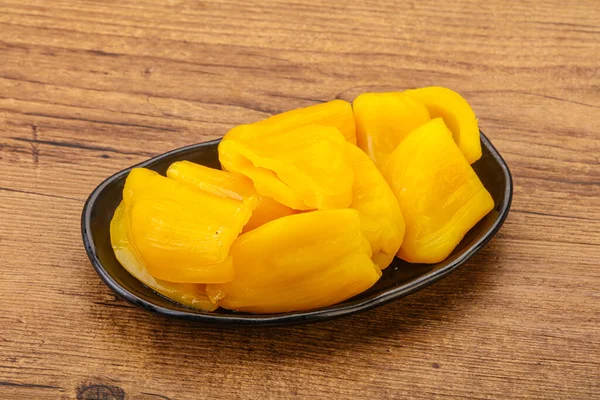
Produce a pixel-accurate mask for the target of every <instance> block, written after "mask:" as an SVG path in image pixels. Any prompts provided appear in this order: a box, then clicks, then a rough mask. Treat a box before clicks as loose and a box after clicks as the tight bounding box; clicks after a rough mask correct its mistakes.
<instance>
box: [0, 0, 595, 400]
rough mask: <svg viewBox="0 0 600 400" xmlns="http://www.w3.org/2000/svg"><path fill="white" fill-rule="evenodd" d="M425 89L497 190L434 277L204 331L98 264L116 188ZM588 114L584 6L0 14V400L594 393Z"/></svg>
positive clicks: (71, 6) (43, 0) (16, 10)
mask: <svg viewBox="0 0 600 400" xmlns="http://www.w3.org/2000/svg"><path fill="white" fill-rule="evenodd" d="M25 3H26V4H25ZM427 85H441V86H448V87H451V88H453V89H455V90H457V91H458V92H460V93H462V94H463V95H464V96H465V97H466V98H467V99H468V100H469V102H470V103H471V104H472V105H473V107H474V109H475V111H476V113H477V115H478V117H479V120H480V126H481V128H482V129H483V130H484V132H486V133H487V135H488V136H489V137H490V138H491V140H492V141H493V143H494V144H495V145H496V146H497V147H498V149H499V150H500V152H501V153H502V154H503V155H504V157H505V158H506V160H507V162H508V164H509V166H510V168H511V170H512V173H513V175H514V180H515V193H514V201H513V208H512V211H511V214H510V216H509V218H508V220H507V221H506V223H505V225H504V227H503V228H502V230H501V231H500V233H499V234H498V235H497V236H496V238H495V239H494V240H493V241H492V242H491V243H490V244H489V245H488V246H487V247H486V248H485V249H484V250H483V251H481V252H480V253H479V254H478V255H477V256H476V257H475V258H474V259H473V260H472V261H471V262H469V263H468V264H467V265H465V266H464V267H463V268H461V269H459V270H458V271H457V272H455V273H454V274H452V275H451V276H450V277H448V278H446V279H443V280H442V281H440V282H439V283H437V284H435V285H433V286H432V287H429V288H427V289H426V290H423V291H421V292H419V293H417V294H415V295H413V296H410V297H409V298H406V299H405V300H402V301H397V302H395V303H393V304H389V305H386V306H384V307H381V308H379V309H375V310H372V311H369V312H366V313H364V314H360V315H356V316H353V317H348V318H344V319H340V320H336V321H332V322H328V323H321V324H316V325H309V326H298V327H292V328H275V329H218V328H213V327H204V326H199V325H195V324H192V323H186V322H180V321H173V320H168V319H165V318H161V317H157V316H153V315H150V314H148V313H146V312H144V311H142V310H140V309H138V308H135V307H133V306H131V305H130V304H128V303H126V302H124V301H123V300H120V299H119V298H116V297H115V295H113V293H112V292H111V291H110V290H109V289H108V288H107V287H105V286H104V284H103V283H102V282H101V281H100V279H99V278H98V276H97V275H96V273H95V272H94V271H93V269H92V267H91V265H90V263H89V261H88V259H87V257H86V254H85V252H84V249H83V246H82V243H81V234H80V225H79V218H80V213H81V209H82V206H83V203H84V201H85V199H86V197H87V195H88V194H89V193H90V191H91V190H92V189H93V188H94V187H95V186H96V185H97V184H98V183H100V182H101V181H102V180H103V179H104V178H106V177H108V176H109V175H111V174H112V173H114V172H116V171H118V170H120V169H122V168H124V167H127V166H129V165H132V164H134V163H137V162H140V161H142V160H145V159H146V158H148V157H150V156H154V155H156V154H159V153H162V152H165V151H167V150H170V149H173V148H176V147H179V146H183V145H187V144H191V143H196V142H202V141H206V140H208V139H213V138H217V137H219V136H222V135H223V134H224V133H225V132H226V131H227V130H228V129H229V128H231V127H232V126H234V125H236V124H240V123H245V122H251V121H255V120H258V119H261V118H264V117H266V116H268V115H271V114H273V113H278V112H281V111H285V110H289V109H293V108H296V107H302V106H306V105H310V104H314V103H317V102H321V101H326V100H330V99H334V98H342V99H347V100H351V99H353V98H354V96H355V95H357V94H358V93H361V92H364V91H385V90H400V89H403V88H411V87H419V86H427ZM599 116H600V7H599V4H598V2H597V0H588V1H584V0H581V1H575V0H572V1H565V0H563V1H558V0H553V1H543V2H542V1H537V0H530V1H520V2H504V1H502V0H493V1H480V2H477V1H467V0H457V1H452V2H448V1H433V0H428V1H412V0H408V1H402V2H390V1H381V2H376V1H367V2H347V4H346V3H345V2H339V1H338V2H327V1H320V2H311V1H299V0H297V1H295V2H291V3H286V2H277V1H272V2H260V3H259V2H253V1H217V2H208V1H206V2H199V1H191V0H190V1H179V0H166V1H162V2H159V1H151V0H140V1H124V0H119V1H75V0H60V1H47V0H28V1H26V2H25V1H20V0H0V171H1V174H0V398H1V399H11V400H12V399H74V398H77V399H135V400H142V399H144V400H153V399H200V398H214V399H229V398H257V399H261V398H295V397H311V396H314V397H315V398H330V399H342V398H369V399H380V398H397V399H407V398H415V399H437V398H440V399H442V398H444V399H445V398H482V399H491V398H494V399H517V398H530V399H592V398H596V399H598V398H600V118H599Z"/></svg>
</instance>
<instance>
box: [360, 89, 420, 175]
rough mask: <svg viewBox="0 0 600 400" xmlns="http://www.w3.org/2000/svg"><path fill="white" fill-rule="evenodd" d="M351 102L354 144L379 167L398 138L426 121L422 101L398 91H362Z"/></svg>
mask: <svg viewBox="0 0 600 400" xmlns="http://www.w3.org/2000/svg"><path fill="white" fill-rule="evenodd" d="M352 106H353V108H354V118H355V119H356V137H357V143H358V147H360V148H361V149H362V150H363V151H364V152H365V153H367V154H368V155H369V157H371V158H372V159H373V160H374V161H375V163H376V164H377V166H378V167H379V169H380V170H382V171H383V170H385V168H386V165H387V162H388V159H389V157H390V154H391V153H392V152H393V151H394V149H395V148H396V146H398V144H399V143H400V142H401V141H402V139H403V138H404V137H405V136H406V135H407V134H408V133H409V132H410V131H412V130H413V129H415V128H418V127H419V126H420V125H422V124H424V123H425V122H427V121H429V112H428V111H427V109H426V108H425V107H424V106H423V105H422V104H420V103H419V102H417V101H415V100H413V99H412V98H411V97H408V96H405V95H404V94H403V93H399V92H389V93H363V94H361V95H360V96H358V97H357V98H356V99H355V100H354V102H353V104H352Z"/></svg>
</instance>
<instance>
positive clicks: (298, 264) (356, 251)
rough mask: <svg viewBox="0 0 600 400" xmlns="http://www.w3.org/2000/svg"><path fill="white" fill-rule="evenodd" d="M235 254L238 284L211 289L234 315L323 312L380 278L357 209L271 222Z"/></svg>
mask: <svg viewBox="0 0 600 400" xmlns="http://www.w3.org/2000/svg"><path fill="white" fill-rule="evenodd" d="M231 254H232V256H233V260H234V265H235V271H236V277H235V279H234V280H233V281H231V282H229V283H226V284H211V285H207V288H206V291H207V294H208V295H209V296H210V297H211V298H212V299H221V300H220V304H221V306H223V307H225V308H228V309H231V310H238V311H247V312H254V313H278V312H286V311H295V310H308V309H313V308H318V307H324V306H328V305H331V304H335V303H338V302H340V301H343V300H345V299H348V298H350V297H352V296H354V295H356V294H358V293H361V292H362V291H364V290H366V289H368V288H369V287H371V286H372V285H373V284H374V283H375V282H376V281H377V280H378V279H379V277H380V276H381V271H380V269H379V268H378V267H377V266H375V265H374V264H373V262H372V261H371V258H370V257H371V248H370V245H369V243H368V241H367V240H366V239H365V237H364V235H363V234H362V231H361V227H360V217H359V215H358V212H357V211H356V210H352V209H340V210H324V211H313V212H307V213H302V214H296V215H291V216H287V217H283V218H280V219H277V220H275V221H271V222H269V223H267V224H265V225H263V226H261V227H259V228H257V229H255V230H253V231H251V232H248V233H245V234H243V235H241V236H240V237H239V238H238V239H237V240H236V241H235V243H234V244H233V246H232V248H231Z"/></svg>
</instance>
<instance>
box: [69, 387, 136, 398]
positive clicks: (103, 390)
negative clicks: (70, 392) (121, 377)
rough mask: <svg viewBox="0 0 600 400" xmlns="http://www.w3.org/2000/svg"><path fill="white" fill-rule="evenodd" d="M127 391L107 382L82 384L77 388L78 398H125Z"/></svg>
mask: <svg viewBox="0 0 600 400" xmlns="http://www.w3.org/2000/svg"><path fill="white" fill-rule="evenodd" d="M124 399H125V391H123V389H121V388H120V387H118V386H114V385H106V384H82V385H81V386H79V387H78V388H77V400H124Z"/></svg>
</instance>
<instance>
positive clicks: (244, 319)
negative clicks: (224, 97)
mask: <svg viewBox="0 0 600 400" xmlns="http://www.w3.org/2000/svg"><path fill="white" fill-rule="evenodd" d="M480 135H481V142H482V146H485V147H486V148H487V150H488V151H489V152H490V155H491V156H492V157H493V158H494V160H495V161H496V163H497V164H498V165H499V166H500V169H501V171H502V174H503V175H504V178H505V180H506V188H505V190H504V193H503V201H502V207H501V208H500V210H499V213H498V216H497V218H496V220H495V221H494V223H493V224H492V226H491V227H489V228H488V230H487V231H486V232H485V233H484V234H483V235H482V236H481V237H480V238H479V239H478V240H477V241H476V242H475V243H474V244H472V245H471V246H469V247H468V248H467V249H466V251H465V252H464V253H463V254H461V255H460V256H459V257H457V258H456V259H454V260H453V261H452V262H450V263H449V264H447V265H445V266H444V267H442V268H439V269H436V270H433V271H429V272H426V273H425V274H423V275H421V276H419V277H417V278H415V279H413V280H411V281H409V282H407V283H405V284H403V285H401V286H398V287H395V288H392V289H388V290H386V291H383V292H381V293H379V294H376V295H373V296H372V297H369V298H367V299H364V300H360V301H355V302H350V303H345V302H342V303H339V304H335V305H332V306H329V307H323V308H319V309H315V310H308V311H297V312H287V313H280V314H246V313H239V314H238V313H232V314H214V313H210V312H207V311H201V310H193V309H190V310H189V311H187V310H186V311H183V310H174V309H170V308H167V307H163V306H160V305H157V304H154V303H151V302H149V301H147V300H144V299H142V298H141V297H139V296H137V295H135V294H134V293H132V292H130V291H129V290H128V289H126V288H125V287H123V286H122V285H120V284H119V283H118V282H117V281H116V280H115V279H114V278H113V277H112V275H111V274H110V273H109V272H108V271H107V270H106V269H105V268H104V266H103V265H102V263H101V262H100V259H99V258H98V255H97V251H96V245H95V243H94V240H93V237H92V231H91V219H92V218H91V216H92V211H93V209H94V205H95V203H96V201H97V199H98V197H99V196H100V194H101V193H102V192H103V191H104V190H105V189H106V188H107V187H108V186H109V185H110V184H112V182H114V181H116V180H118V179H119V178H121V177H122V176H124V175H126V174H128V173H129V171H130V170H131V169H133V168H139V167H147V166H149V165H152V164H155V163H157V162H159V161H162V160H164V159H165V158H169V157H171V156H173V155H176V154H179V153H184V152H189V151H194V150H197V149H200V148H202V147H207V146H212V145H215V144H218V143H219V142H220V141H221V139H215V140H211V141H208V142H202V143H197V144H193V145H189V146H184V147H180V148H177V149H174V150H170V151H168V152H166V153H163V154H160V155H158V156H156V157H152V158H149V159H148V160H146V161H143V162H141V163H139V164H136V165H134V166H131V167H128V168H125V169H123V170H121V171H119V172H117V173H115V174H113V175H112V176H110V177H109V178H107V179H105V180H104V181H103V182H102V183H100V184H99V185H98V186H97V187H96V188H95V189H94V190H93V191H92V193H91V194H90V195H89V197H88V198H87V200H86V202H85V205H84V206H83V210H82V213H81V235H82V239H83V245H84V247H85V251H86V253H87V255H88V258H89V259H90V262H91V263H92V266H93V267H94V269H95V271H96V272H97V273H98V275H99V276H100V278H101V279H102V281H103V282H104V283H105V284H106V286H108V287H109V288H110V289H111V290H112V291H113V292H115V293H116V294H117V295H119V296H120V297H121V298H123V299H125V300H127V301H128V302H130V303H131V304H134V305H136V306H138V307H141V308H143V309H145V310H147V311H150V312H153V313H157V314H162V315H165V316H169V317H173V318H177V319H184V320H191V321H198V322H203V323H206V324H213V325H214V324H217V325H229V326H276V325H288V324H298V323H305V322H318V321H325V320H330V319H334V318H339V317H342V316H345V315H350V314H355V313H358V312H362V311H366V310H369V309H372V308H375V307H378V306H381V305H383V304H386V303H389V302H391V301H393V300H396V299H399V298H402V297H405V296H408V295H409V294H412V293H414V292H416V291H418V290H421V289H423V288H425V287H427V286H429V285H431V284H432V283H434V282H436V281H438V280H439V279H441V278H443V277H444V276H446V275H448V274H449V273H451V272H452V271H454V270H455V269H456V268H458V267H459V266H460V265H462V264H463V263H465V262H466V261H467V260H468V259H470V258H471V257H472V256H473V255H474V254H475V253H477V252H478V251H479V250H481V248H483V246H485V245H486V244H487V243H488V242H489V241H490V240H491V239H492V237H493V236H494V235H495V234H496V233H497V232H498V230H499V229H500V227H501V226H502V225H503V223H504V221H505V220H506V217H507V216H508V213H509V210H510V206H511V203H512V196H513V180H512V176H511V173H510V170H509V168H508V165H507V164H506V162H505V161H504V159H503V158H502V156H501V155H500V153H499V152H498V150H496V148H495V147H494V146H493V145H492V143H491V142H490V140H489V139H488V138H487V137H486V136H485V135H484V133H483V132H481V131H480ZM149 290H151V289H149ZM174 304H175V303H174ZM183 307H185V306H183Z"/></svg>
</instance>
